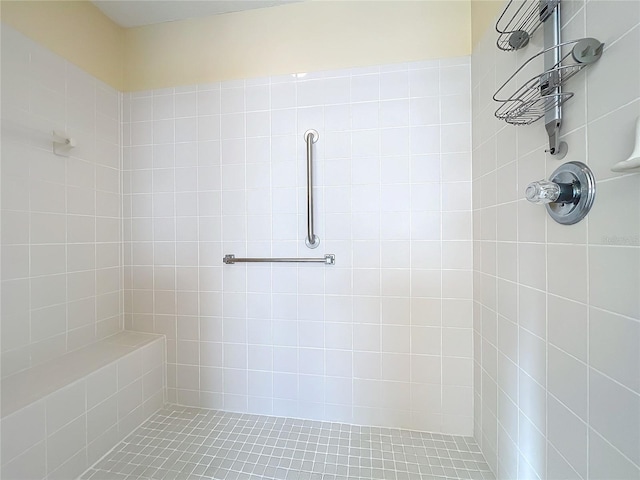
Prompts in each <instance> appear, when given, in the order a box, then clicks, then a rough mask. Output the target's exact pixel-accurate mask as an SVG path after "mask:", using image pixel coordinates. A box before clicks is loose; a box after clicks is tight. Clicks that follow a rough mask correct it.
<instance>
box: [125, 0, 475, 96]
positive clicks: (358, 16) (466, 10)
mask: <svg viewBox="0 0 640 480" xmlns="http://www.w3.org/2000/svg"><path fill="white" fill-rule="evenodd" d="M125 45H126V48H125V64H124V65H125V68H124V71H125V90H128V91H135V90H145V89H152V88H162V87H169V86H176V85H187V84H194V83H204V82H212V81H219V80H228V79H237V78H250V77H258V76H266V75H276V74H286V73H294V72H307V71H317V70H325V69H333V68H345V67H353V66H366V65H378V64H384V63H394V62H406V61H416V60H425V59H433V58H442V57H453V56H460V55H468V54H470V53H471V9H470V3H469V1H468V0H439V1H438V0H421V1H401V0H400V1H375V0H372V1H344V0H343V1H307V2H302V3H295V4H289V5H282V6H278V7H272V8H266V9H258V10H249V11H244V12H237V13H230V14H225V15H217V16H211V17H206V18H199V19H192V20H184V21H177V22H170V23H162V24H157V25H151V26H144V27H137V28H131V29H127V30H126V31H125Z"/></svg>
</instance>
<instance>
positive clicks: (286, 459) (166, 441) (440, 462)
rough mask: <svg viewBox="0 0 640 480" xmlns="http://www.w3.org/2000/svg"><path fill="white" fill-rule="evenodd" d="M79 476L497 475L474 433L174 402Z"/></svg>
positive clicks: (317, 479)
mask: <svg viewBox="0 0 640 480" xmlns="http://www.w3.org/2000/svg"><path fill="white" fill-rule="evenodd" d="M80 478H82V479H91V480H111V479H114V480H115V479H165V480H167V479H170V480H174V479H185V480H186V479H189V480H192V479H193V480H197V479H225V480H232V479H233V480H258V479H279V480H347V479H349V480H351V479H383V480H405V479H406V480H414V479H416V480H417V479H429V480H431V479H433V480H436V479H437V480H445V479H447V480H449V479H452V480H453V479H456V480H457V479H482V480H489V479H491V480H493V478H494V476H493V475H492V474H491V472H490V471H489V467H488V466H487V464H486V462H485V461H484V458H483V457H482V454H481V453H480V449H479V448H478V445H477V444H476V443H475V441H474V440H473V438H471V437H458V436H451V435H439V434H435V433H424V432H413V431H408V430H400V429H393V428H378V427H360V426H354V425H347V424H341V423H329V422H318V421H310V420H298V419H291V418H278V417H265V416H260V415H247V414H238V413H228V412H220V411H216V410H204V409H199V408H187V407H178V406H169V407H167V408H165V409H163V410H161V411H160V412H158V413H157V414H156V415H154V416H153V417H152V418H150V419H149V420H147V421H146V422H145V423H144V424H143V425H142V426H141V427H140V428H138V429H137V430H136V431H135V432H134V433H132V434H131V435H130V436H129V437H127V438H126V439H125V440H124V441H123V442H122V443H120V444H119V445H118V446H117V447H116V448H115V449H114V450H112V451H111V452H110V453H109V454H108V455H107V456H106V457H104V458H103V459H102V460H100V461H99V462H98V463H97V464H96V465H94V466H93V467H92V468H90V469H89V470H87V471H86V472H85V473H84V474H83V475H82V476H81V477H80Z"/></svg>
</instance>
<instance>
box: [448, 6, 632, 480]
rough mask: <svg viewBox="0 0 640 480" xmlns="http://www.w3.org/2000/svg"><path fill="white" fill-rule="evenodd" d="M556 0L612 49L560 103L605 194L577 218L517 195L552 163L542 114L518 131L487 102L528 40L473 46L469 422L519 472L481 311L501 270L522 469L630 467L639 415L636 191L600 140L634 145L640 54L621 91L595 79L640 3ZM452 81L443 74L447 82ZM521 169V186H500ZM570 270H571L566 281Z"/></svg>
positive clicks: (506, 374) (502, 371)
mask: <svg viewBox="0 0 640 480" xmlns="http://www.w3.org/2000/svg"><path fill="white" fill-rule="evenodd" d="M562 8H563V10H564V11H563V17H564V19H565V22H568V24H567V25H566V28H565V29H564V31H563V33H564V34H565V35H566V36H568V37H572V36H583V35H584V34H585V32H586V35H587V36H593V37H596V38H598V39H600V40H601V41H604V42H605V44H606V45H608V48H610V52H608V53H609V54H608V55H606V57H607V58H606V60H605V61H604V62H599V63H598V64H597V65H594V66H593V68H589V69H587V70H586V71H585V72H583V73H584V75H580V76H579V77H576V79H575V80H574V81H573V82H572V84H571V87H570V88H571V90H572V91H574V92H575V93H576V94H575V96H574V97H573V98H572V99H571V100H570V101H569V102H568V103H567V104H566V105H565V108H564V115H565V119H564V122H563V133H565V134H566V135H565V138H566V140H567V142H568V143H569V150H570V153H569V155H568V156H567V158H566V159H565V160H564V161H568V160H579V161H586V163H588V164H589V165H590V166H591V167H592V168H593V171H594V172H595V175H596V178H597V179H598V185H599V198H600V201H599V202H597V205H596V206H594V209H593V212H592V214H591V215H589V217H588V218H587V219H586V220H584V221H582V222H580V223H578V224H576V225H573V226H564V225H558V224H556V223H555V222H553V221H552V220H551V219H550V218H548V216H547V214H546V212H545V211H544V209H540V208H537V206H535V205H529V204H528V203H527V202H526V201H523V200H522V192H523V189H524V187H525V186H526V185H527V184H528V183H529V182H530V181H532V180H535V179H538V178H546V176H547V175H548V173H549V172H550V171H552V170H553V169H555V168H557V165H558V164H557V163H555V161H552V162H551V163H548V162H545V159H544V158H543V153H542V152H543V148H540V147H541V146H542V145H543V144H544V142H545V134H544V131H543V130H540V128H539V127H537V126H535V125H532V126H528V127H523V128H522V129H517V130H515V129H514V128H513V127H511V126H509V125H501V124H498V123H497V122H496V120H495V119H494V118H493V115H492V114H493V111H494V110H495V107H494V106H493V105H492V101H491V95H492V94H493V90H494V88H495V87H497V86H499V85H501V83H502V81H503V80H504V79H505V78H506V77H507V76H508V75H510V74H511V72H512V71H513V70H514V69H515V68H516V67H517V65H518V64H521V63H522V62H523V61H524V60H526V58H528V55H529V50H530V49H527V50H526V51H523V52H524V55H519V54H518V55H510V54H508V53H503V52H498V51H496V49H495V38H494V35H493V34H492V33H490V32H489V33H487V34H486V35H485V36H484V38H483V39H482V40H481V42H480V43H479V44H478V45H477V46H476V47H475V49H474V54H473V56H472V60H471V64H472V65H471V68H472V72H473V78H472V83H473V85H472V91H473V95H472V104H473V112H472V113H473V121H472V124H473V128H474V135H473V178H474V179H477V180H475V181H474V197H473V209H474V217H475V224H474V240H476V235H477V234H478V233H480V237H481V239H482V240H485V242H482V243H480V242H476V243H477V244H476V246H475V247H474V253H475V252H479V253H480V254H481V258H480V259H479V261H478V259H476V263H475V268H476V272H475V278H474V281H475V282H474V283H475V285H474V288H475V292H474V300H475V302H476V303H475V305H474V314H475V315H474V317H475V318H474V320H476V321H478V322H479V324H478V325H479V326H480V325H481V326H482V328H478V330H477V331H478V333H477V337H476V346H480V349H479V350H478V348H476V349H475V351H474V361H475V365H476V370H477V371H478V372H480V373H479V374H478V375H476V380H477V379H478V378H479V379H480V382H478V381H476V382H475V385H474V394H475V401H476V406H477V408H476V415H479V417H480V418H476V419H475V422H476V429H475V435H476V438H478V440H479V441H480V445H481V448H482V451H483V453H484V454H485V455H486V456H487V458H488V459H495V458H496V452H498V458H497V460H496V461H495V462H492V461H490V464H493V465H495V464H499V465H500V466H499V467H497V468H496V473H497V478H505V479H506V478H513V474H512V472H513V466H511V465H512V464H513V462H512V461H511V460H510V458H511V457H509V459H505V456H504V455H505V453H504V452H505V448H506V449H507V451H508V444H507V445H506V447H502V446H503V445H504V443H502V442H501V440H500V438H499V436H496V434H495V433H496V432H497V431H500V432H501V431H503V429H504V430H509V426H508V425H510V420H509V419H508V418H506V417H501V416H500V415H498V416H497V417H496V416H494V415H493V413H492V409H491V407H492V405H493V404H494V399H495V397H494V395H493V394H492V389H491V388H490V386H491V381H492V380H491V375H490V374H489V372H491V371H492V370H493V368H494V364H493V356H492V355H491V354H489V355H487V353H490V352H491V351H492V349H494V346H493V345H494V343H493V340H492V338H491V337H492V335H493V331H492V329H491V328H486V325H485V324H486V323H488V322H490V319H491V318H494V316H495V313H496V312H494V306H493V305H492V301H493V300H492V299H491V298H486V297H485V294H486V293H491V292H492V289H493V284H494V283H497V285H498V292H500V291H504V292H508V291H509V290H511V291H512V292H513V293H512V294H511V296H512V297H514V300H515V301H516V302H517V305H518V309H517V315H516V317H515V318H513V321H514V322H516V323H517V324H518V325H519V326H520V327H519V331H518V333H517V335H514V334H513V332H512V331H513V329H514V326H513V325H514V324H512V323H510V322H509V321H508V320H506V319H502V318H500V320H499V322H498V339H499V340H498V345H497V350H498V358H499V367H498V371H499V372H498V373H499V379H500V380H499V385H500V388H501V389H504V390H505V391H507V390H509V391H511V390H513V387H512V385H513V383H514V380H513V379H512V377H514V376H517V380H516V381H517V382H519V385H518V389H519V395H514V393H513V392H512V393H507V394H508V395H509V397H510V398H511V399H512V400H513V402H515V403H514V406H515V409H517V411H518V412H519V416H520V426H519V439H518V449H519V454H518V470H517V476H518V478H528V477H529V476H531V475H536V476H537V477H538V478H607V477H611V478H625V477H629V478H631V477H633V476H637V475H638V471H639V470H638V468H639V467H638V465H639V464H638V459H637V455H636V452H637V451H638V450H637V443H638V438H640V437H639V436H638V429H637V421H636V420H635V416H636V412H637V411H638V408H637V405H636V403H637V391H638V390H637V388H638V386H637V382H636V377H637V376H638V372H637V369H635V364H636V363H638V362H637V359H636V358H635V353H633V352H635V350H637V349H633V348H631V347H630V345H631V343H633V339H634V338H635V337H636V334H637V332H636V328H635V326H636V324H637V323H638V322H637V320H638V318H639V317H638V314H639V311H638V308H639V304H638V301H637V297H638V296H637V295H636V294H635V293H632V291H633V292H637V291H638V275H637V270H638V269H637V268H636V266H637V265H638V258H637V255H638V252H637V250H638V248H637V247H638V244H637V242H636V240H637V238H635V237H637V236H638V228H639V227H638V223H637V222H638V218H640V217H638V214H637V211H636V208H635V204H637V202H634V201H633V200H635V199H636V197H637V195H638V185H637V182H636V178H635V177H634V176H626V177H617V178H616V174H615V173H612V172H611V171H610V168H611V161H610V160H609V159H606V158H605V157H606V155H604V151H608V152H609V154H610V155H614V156H615V157H619V158H623V157H624V156H625V155H628V151H627V150H628V148H629V147H628V145H629V143H630V142H631V140H630V137H631V136H632V129H633V122H634V118H635V117H637V114H638V108H637V101H638V98H639V96H640V91H639V90H638V83H637V82H635V83H634V82H633V79H634V78H635V77H636V76H637V74H638V72H639V71H640V70H638V66H637V65H633V66H631V67H630V70H629V75H627V76H625V77H624V78H621V79H619V80H618V83H617V84H616V88H615V89H614V90H613V91H610V92H609V93H608V94H606V95H597V94H596V93H595V92H596V91H597V90H598V89H600V88H601V85H602V82H603V81H604V80H603V79H604V72H605V71H606V70H607V69H608V68H612V66H614V65H616V66H622V65H623V64H624V63H625V62H624V60H622V55H624V52H626V51H627V50H628V48H629V47H630V45H631V43H633V42H636V40H637V35H638V28H637V25H638V21H639V19H640V17H639V15H640V10H638V8H637V6H635V5H634V6H633V7H632V6H631V5H630V4H624V5H623V4H622V3H620V4H617V3H609V2H602V1H599V0H593V1H590V2H587V3H586V5H585V4H584V3H582V2H565V3H563V5H562ZM604 9H607V12H608V13H609V15H610V16H609V17H607V21H603V20H602V18H603V17H602V12H603V11H604ZM565 15H566V16H565ZM585 25H586V28H585ZM604 59H605V56H603V60H604ZM622 68H624V67H622ZM444 70H445V69H442V71H443V72H444ZM627 81H628V83H627ZM441 82H442V75H441ZM453 83H454V82H453V81H448V82H446V85H447V87H448V86H449V85H453ZM447 87H445V83H441V88H447ZM449 93H451V94H453V92H449ZM463 93H465V92H460V94H463ZM585 132H586V134H585ZM567 133H568V134H567ZM622 145H625V146H626V147H622ZM625 148H626V150H625V151H624V152H622V151H620V149H625ZM549 160H551V159H550V158H549ZM514 161H515V163H512V162H514ZM496 167H498V170H496ZM514 178H515V179H516V182H517V183H516V185H515V187H514V188H509V189H505V188H503V187H504V186H505V185H509V183H510V182H511V183H512V180H513V179H514ZM476 185H477V186H478V188H476ZM512 187H513V185H512ZM496 190H497V194H496ZM616 198H618V199H622V198H626V199H628V200H627V201H629V204H630V205H631V206H630V208H629V209H628V210H625V211H618V212H617V213H613V214H612V212H613V210H612V209H611V207H610V204H611V202H613V201H614V199H616ZM496 202H497V203H498V204H499V206H498V207H497V215H496V214H495V210H494V209H493V205H494V204H495V203H496ZM512 202H517V203H512ZM496 220H497V224H496ZM496 227H497V229H496ZM496 234H497V238H496V237H495V235H496ZM494 238H496V239H497V241H498V246H497V248H496V249H495V251H496V252H497V255H496V257H493V256H492V255H491V253H492V252H493V250H492V249H491V248H490V247H488V245H486V243H487V242H486V240H489V239H491V240H493V239H494ZM504 242H508V243H504ZM512 242H513V243H512ZM507 245H508V246H507ZM514 247H517V254H516V255H514V253H513V248H514ZM496 259H497V268H496V265H495V264H494V261H495V260H496ZM510 262H511V263H512V264H513V266H510V265H509V263H510ZM496 275H497V277H498V279H497V282H496V281H495V280H494V278H495V276H496ZM566 275H570V276H572V277H573V278H574V281H571V282H567V281H563V280H562V279H561V277H562V276H564V277H565V278H566ZM509 285H513V286H514V287H509ZM500 297H501V295H500V293H498V305H502V307H500V306H499V307H498V312H497V313H502V310H501V309H502V308H504V307H506V308H508V306H507V305H506V304H505V300H504V298H502V299H501V298H500ZM476 312H477V313H476ZM477 314H480V315H481V318H477ZM511 315H513V314H511ZM636 343H637V342H636ZM486 350H487V351H486ZM614 350H615V353H613V352H614ZM632 351H633V352H632ZM515 353H517V355H518V360H517V362H516V363H513V362H511V360H509V358H512V357H513V356H514V354H515ZM487 377H488V378H487ZM485 378H486V382H485ZM510 378H511V379H510ZM605 404H606V405H607V407H606V408H605ZM614 404H615V406H614ZM613 410H615V411H616V412H617V415H616V419H625V420H624V422H631V423H635V424H636V425H635V426H634V427H629V426H628V424H625V425H621V424H619V423H616V420H615V419H613V418H608V415H609V413H608V412H611V411H613ZM545 443H547V447H546V449H545ZM632 448H635V449H636V450H634V451H633V452H632V451H631V449H632ZM545 450H546V456H545ZM605 464H606V466H605Z"/></svg>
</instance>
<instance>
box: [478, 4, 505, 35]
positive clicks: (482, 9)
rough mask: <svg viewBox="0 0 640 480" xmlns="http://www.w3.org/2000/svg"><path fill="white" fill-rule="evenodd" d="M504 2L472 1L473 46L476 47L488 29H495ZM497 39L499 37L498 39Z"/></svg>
mask: <svg viewBox="0 0 640 480" xmlns="http://www.w3.org/2000/svg"><path fill="white" fill-rule="evenodd" d="M505 5H506V2H505V1H504V0H471V45H472V47H475V46H476V45H477V44H478V42H479V41H480V39H481V38H482V36H483V35H484V33H485V32H486V31H487V29H489V28H491V29H493V28H494V27H495V21H496V18H497V16H498V14H499V13H500V12H501V11H502V9H503V8H504V6H505ZM496 38H497V37H496Z"/></svg>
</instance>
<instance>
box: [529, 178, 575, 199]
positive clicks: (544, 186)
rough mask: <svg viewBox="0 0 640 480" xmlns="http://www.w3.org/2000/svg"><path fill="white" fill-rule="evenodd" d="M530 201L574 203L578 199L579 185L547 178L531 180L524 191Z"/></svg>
mask: <svg viewBox="0 0 640 480" xmlns="http://www.w3.org/2000/svg"><path fill="white" fill-rule="evenodd" d="M525 197H526V198H527V200H529V201H530V202H531V203H538V204H546V203H574V202H576V201H578V200H579V199H580V186H579V184H576V183H556V182H550V181H547V180H539V181H537V182H531V183H530V184H529V185H528V186H527V190H526V191H525Z"/></svg>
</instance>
